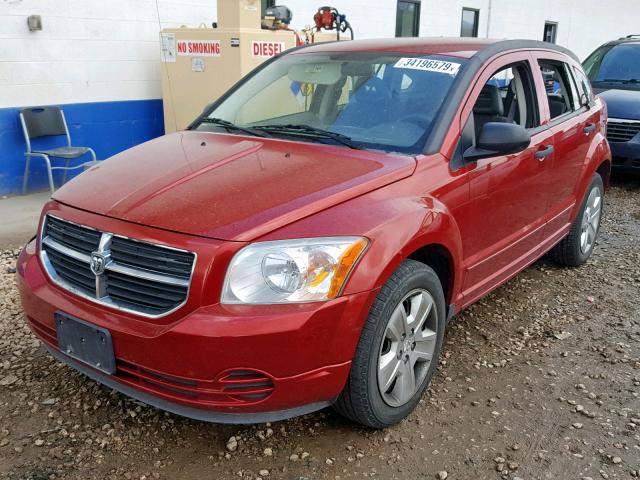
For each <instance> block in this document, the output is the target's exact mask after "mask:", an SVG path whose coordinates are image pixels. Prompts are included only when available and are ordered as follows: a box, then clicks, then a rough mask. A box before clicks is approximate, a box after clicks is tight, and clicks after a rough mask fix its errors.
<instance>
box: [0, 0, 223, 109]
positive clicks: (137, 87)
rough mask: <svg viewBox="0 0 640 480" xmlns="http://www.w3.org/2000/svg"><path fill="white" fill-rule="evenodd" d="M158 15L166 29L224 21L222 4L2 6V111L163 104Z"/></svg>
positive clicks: (79, 1) (15, 0)
mask: <svg viewBox="0 0 640 480" xmlns="http://www.w3.org/2000/svg"><path fill="white" fill-rule="evenodd" d="M158 11H159V13H160V20H161V22H160V24H161V25H162V27H175V26H180V25H182V24H186V25H192V26H194V25H198V24H199V23H201V22H207V23H208V24H211V22H212V21H213V20H215V18H216V11H215V0H158V9H156V2H155V0H0V108H2V107H14V106H29V105H38V104H51V103H79V102H95V101H110V100H140V99H150V98H160V96H161V92H160V78H159V75H160V66H159V58H160V57H159V55H160V54H159V46H158V32H159V30H160V27H159V25H160V24H159V22H158ZM32 14H37V15H41V16H42V23H43V30H42V31H38V32H29V29H28V28H27V20H26V17H27V16H28V15H32Z"/></svg>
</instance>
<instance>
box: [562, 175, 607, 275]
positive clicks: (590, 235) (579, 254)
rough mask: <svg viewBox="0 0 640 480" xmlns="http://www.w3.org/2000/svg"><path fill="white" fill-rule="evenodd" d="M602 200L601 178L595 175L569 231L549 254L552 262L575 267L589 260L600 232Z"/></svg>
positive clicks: (602, 187) (602, 186)
mask: <svg viewBox="0 0 640 480" xmlns="http://www.w3.org/2000/svg"><path fill="white" fill-rule="evenodd" d="M603 198H604V185H603V183H602V177H600V175H599V174H597V173H595V174H594V175H593V178H592V179H591V184H590V185H589V188H588V189H587V192H586V194H585V198H584V200H583V201H582V206H581V208H580V211H579V212H578V215H577V216H576V219H575V220H574V222H573V225H571V230H569V233H568V235H567V236H566V237H564V238H563V239H562V240H561V241H560V243H558V244H557V245H556V246H555V247H553V249H552V250H551V252H550V253H551V258H553V260H555V261H556V262H557V263H559V264H560V265H565V266H569V267H577V266H580V265H582V264H583V263H585V262H586V261H587V260H588V259H589V257H590V256H591V254H592V253H593V248H594V247H595V244H596V239H597V238H598V233H599V231H600V220H601V219H602V204H603Z"/></svg>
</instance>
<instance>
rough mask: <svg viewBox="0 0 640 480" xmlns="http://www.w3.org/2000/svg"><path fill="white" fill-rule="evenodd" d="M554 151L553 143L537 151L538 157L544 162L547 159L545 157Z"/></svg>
mask: <svg viewBox="0 0 640 480" xmlns="http://www.w3.org/2000/svg"><path fill="white" fill-rule="evenodd" d="M552 153H553V145H549V146H548V147H547V148H545V149H543V150H538V151H537V152H536V158H537V159H538V160H540V161H541V162H542V161H543V160H544V159H545V157H548V156H549V155H551V154H552Z"/></svg>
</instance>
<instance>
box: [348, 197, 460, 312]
mask: <svg viewBox="0 0 640 480" xmlns="http://www.w3.org/2000/svg"><path fill="white" fill-rule="evenodd" d="M416 205H421V210H418V211H415V212H413V213H412V214H411V217H413V218H415V219H420V221H419V222H416V223H415V224H414V225H412V227H413V228H412V229H411V230H409V229H406V225H398V228H397V229H396V228H395V227H392V229H391V230H387V232H388V233H389V234H390V235H388V238H381V237H378V243H379V241H380V240H383V241H385V242H387V244H388V246H389V247H390V248H389V249H388V250H389V252H390V254H389V255H384V256H379V255H375V256H374V255H372V256H371V257H370V258H367V259H365V258H363V259H362V260H363V262H362V264H361V265H359V267H358V269H362V267H365V269H366V270H367V273H368V274H370V275H371V279H372V280H373V279H375V280H374V282H373V288H374V289H379V288H381V287H382V286H383V285H384V284H385V283H386V281H387V280H388V279H389V277H390V276H391V275H392V274H393V272H394V271H395V270H396V269H397V268H398V266H399V265H400V264H401V263H402V262H403V261H404V260H406V259H407V258H409V257H410V256H411V255H412V254H413V253H415V252H416V251H418V250H420V249H422V248H424V247H428V246H438V247H441V248H443V249H444V250H445V251H446V252H447V253H448V256H449V260H450V265H449V267H450V271H451V276H452V282H451V284H450V285H443V288H444V289H445V290H446V289H449V291H450V293H451V295H450V298H448V299H447V301H448V302H449V303H456V300H459V298H458V297H459V292H460V286H461V279H462V275H461V271H460V270H459V266H460V265H462V240H461V237H460V230H459V228H458V225H457V223H456V221H455V219H454V217H453V215H452V214H451V213H450V212H449V210H448V209H447V207H446V206H445V205H444V204H443V203H442V202H440V201H438V200H437V199H435V198H433V197H425V198H422V199H420V200H419V201H418V202H416ZM380 233H382V232H380ZM394 250H395V252H394ZM391 252H394V253H391ZM365 269H363V271H364V270H365ZM355 277H356V275H354V279H353V280H356V278H355ZM355 284H356V282H355V281H354V283H353V284H351V282H350V285H349V287H353V286H355Z"/></svg>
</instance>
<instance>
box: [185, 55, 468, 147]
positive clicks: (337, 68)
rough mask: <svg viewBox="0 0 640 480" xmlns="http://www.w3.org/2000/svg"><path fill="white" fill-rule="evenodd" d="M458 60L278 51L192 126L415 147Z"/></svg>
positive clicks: (423, 136) (354, 144) (422, 138)
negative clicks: (276, 56) (277, 56)
mask: <svg viewBox="0 0 640 480" xmlns="http://www.w3.org/2000/svg"><path fill="white" fill-rule="evenodd" d="M464 62H465V61H464V60H463V59H458V58H455V59H454V58H449V57H443V56H438V55H427V56H417V57H411V56H410V55H401V54H380V53H353V52H351V53H332V54H310V53H306V54H305V53H300V54H290V55H285V56H283V57H281V58H279V59H277V60H275V61H273V62H272V63H270V64H269V65H267V66H265V67H264V68H263V69H261V70H259V71H258V72H257V73H255V74H254V75H253V76H251V77H250V78H249V79H248V80H247V81H246V82H245V83H244V84H242V86H240V87H239V88H238V89H237V90H236V91H234V92H233V93H232V94H231V95H230V96H229V97H227V98H226V99H225V100H224V101H223V102H222V103H221V104H220V105H219V106H218V107H217V108H215V109H214V110H213V111H211V112H210V113H209V114H208V116H207V117H206V118H204V119H203V121H202V122H201V123H199V124H198V125H197V126H196V129H197V130H208V131H218V130H222V131H227V132H229V133H243V134H246V133H247V131H249V130H251V131H253V132H254V133H256V134H258V132H260V133H261V134H266V135H265V136H278V137H286V138H293V139H295V140H302V141H310V142H322V143H331V144H336V145H339V144H345V145H347V144H348V145H349V146H351V147H352V148H368V149H376V150H384V151H394V152H403V153H418V152H420V151H421V149H422V147H423V145H424V142H425V140H426V137H427V135H428V133H429V132H430V130H431V127H432V124H433V121H434V118H435V117H436V114H437V113H438V111H439V109H440V107H441V105H442V103H443V101H444V99H445V97H446V96H447V93H448V91H449V89H450V87H451V84H452V83H453V80H454V78H455V77H456V75H457V74H458V71H459V69H460V68H461V66H462V65H463V63H464ZM229 122H230V123H229Z"/></svg>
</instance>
